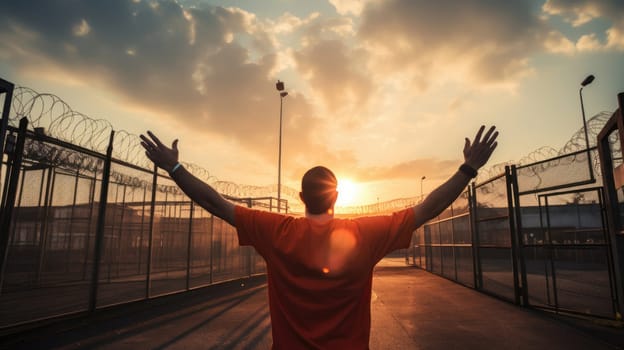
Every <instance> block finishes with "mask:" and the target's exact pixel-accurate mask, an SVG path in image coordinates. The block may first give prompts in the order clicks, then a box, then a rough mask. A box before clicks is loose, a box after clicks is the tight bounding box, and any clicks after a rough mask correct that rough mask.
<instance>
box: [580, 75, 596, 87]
mask: <svg viewBox="0 0 624 350" xmlns="http://www.w3.org/2000/svg"><path fill="white" fill-rule="evenodd" d="M595 78H596V77H594V76H593V75H592V74H590V75H588V76H587V77H586V78H585V80H583V82H581V86H583V87H585V86H587V85H589V84H591V83H592V81H594V79H595Z"/></svg>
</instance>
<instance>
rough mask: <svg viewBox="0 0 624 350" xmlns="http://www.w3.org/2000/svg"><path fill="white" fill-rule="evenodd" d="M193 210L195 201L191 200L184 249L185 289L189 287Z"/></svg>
mask: <svg viewBox="0 0 624 350" xmlns="http://www.w3.org/2000/svg"><path fill="white" fill-rule="evenodd" d="M194 210H195V203H194V202H193V201H191V212H190V213H189V225H188V230H189V233H188V245H187V249H186V290H189V289H191V250H192V245H193V241H192V239H193V211H194Z"/></svg>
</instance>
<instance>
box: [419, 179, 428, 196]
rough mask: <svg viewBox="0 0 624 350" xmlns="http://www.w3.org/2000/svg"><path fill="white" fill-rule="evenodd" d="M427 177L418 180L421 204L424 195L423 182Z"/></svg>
mask: <svg viewBox="0 0 624 350" xmlns="http://www.w3.org/2000/svg"><path fill="white" fill-rule="evenodd" d="M426 178H427V177H425V176H423V177H421V178H420V201H421V202H422V201H423V199H424V195H423V181H425V179H426Z"/></svg>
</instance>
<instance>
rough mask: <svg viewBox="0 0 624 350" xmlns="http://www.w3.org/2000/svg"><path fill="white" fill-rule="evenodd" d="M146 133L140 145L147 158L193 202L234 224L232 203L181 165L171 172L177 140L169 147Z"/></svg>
mask: <svg viewBox="0 0 624 350" xmlns="http://www.w3.org/2000/svg"><path fill="white" fill-rule="evenodd" d="M147 134H148V135H149V137H150V138H147V137H146V136H144V135H141V140H142V142H141V146H143V148H145V155H146V156H147V158H149V159H150V160H151V161H152V162H154V164H156V166H158V167H159V168H162V169H164V170H166V171H167V172H168V173H169V174H170V175H171V177H172V178H173V180H174V181H175V182H176V184H177V185H178V186H179V187H180V188H181V189H182V191H183V192H184V193H186V195H187V196H189V198H191V199H192V200H193V201H194V202H195V203H197V204H199V206H201V207H202V208H204V209H206V210H208V211H209V212H210V213H211V214H213V215H216V216H218V217H220V218H221V219H223V220H225V221H227V222H228V223H229V224H230V225H234V204H233V203H231V202H229V201H228V200H226V199H225V198H223V197H222V196H221V195H220V194H219V193H218V192H217V191H215V189H214V188H212V187H211V186H210V185H208V184H207V183H205V182H203V181H201V180H200V179H198V178H197V177H195V176H194V175H193V174H191V173H189V172H188V171H187V170H186V169H184V167H182V166H177V168H176V169H175V171H173V173H172V170H174V167H176V164H178V140H175V141H173V144H172V145H171V148H169V147H167V146H165V145H164V144H163V143H162V142H160V140H159V139H158V137H156V136H155V135H154V134H152V133H151V132H149V131H148V132H147Z"/></svg>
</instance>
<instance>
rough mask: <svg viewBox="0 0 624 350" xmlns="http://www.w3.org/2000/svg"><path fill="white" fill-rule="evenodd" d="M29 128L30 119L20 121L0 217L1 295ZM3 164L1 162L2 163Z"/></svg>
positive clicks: (8, 169)
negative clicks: (27, 129) (4, 201)
mask: <svg viewBox="0 0 624 350" xmlns="http://www.w3.org/2000/svg"><path fill="white" fill-rule="evenodd" d="M27 127H28V119H27V118H26V117H24V118H22V119H20V123H19V133H18V136H17V143H16V144H15V151H14V153H13V155H12V156H10V158H13V161H12V162H9V163H10V164H11V166H10V167H9V168H7V172H9V171H10V177H9V178H8V183H9V186H8V187H7V196H6V203H5V207H4V210H2V215H0V264H1V265H0V294H2V283H3V282H4V269H5V268H6V259H7V255H8V252H9V232H10V230H9V229H10V228H11V219H12V216H13V208H14V207H15V197H16V196H17V185H18V183H19V177H20V170H21V167H22V156H23V153H24V143H25V142H26V128H27ZM0 163H1V162H0Z"/></svg>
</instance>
